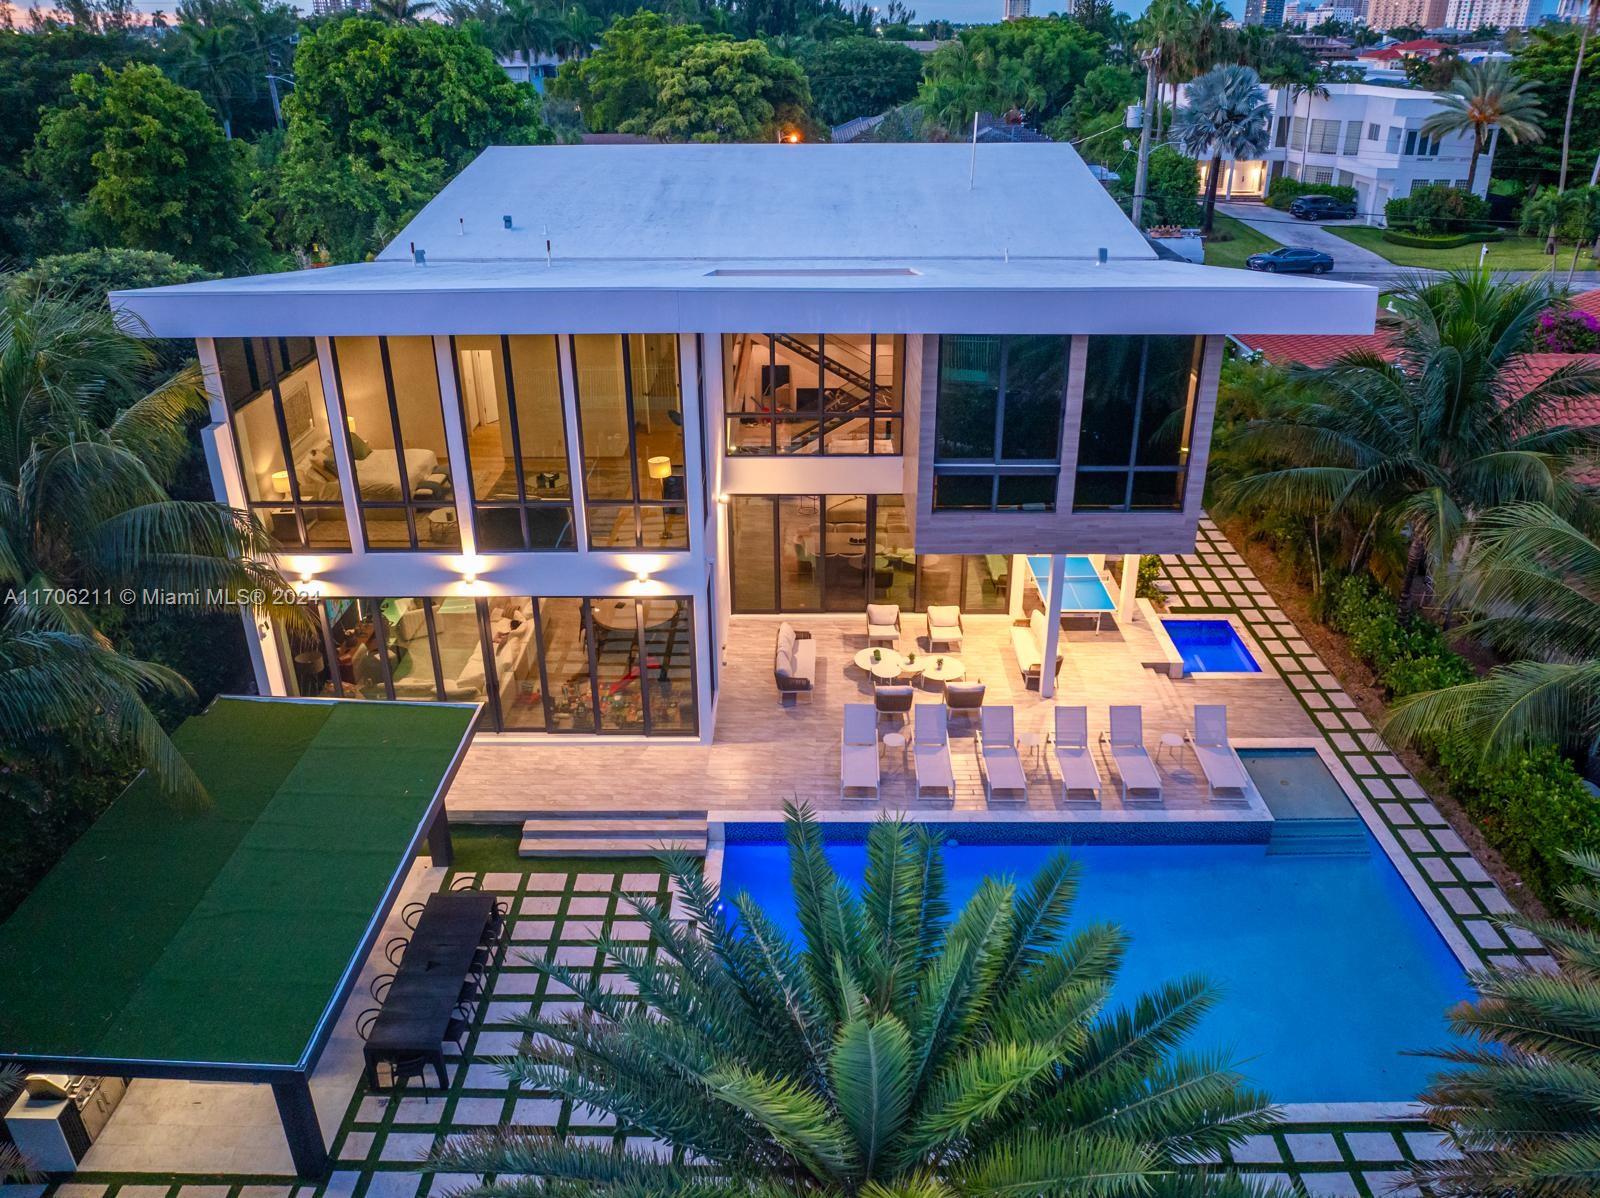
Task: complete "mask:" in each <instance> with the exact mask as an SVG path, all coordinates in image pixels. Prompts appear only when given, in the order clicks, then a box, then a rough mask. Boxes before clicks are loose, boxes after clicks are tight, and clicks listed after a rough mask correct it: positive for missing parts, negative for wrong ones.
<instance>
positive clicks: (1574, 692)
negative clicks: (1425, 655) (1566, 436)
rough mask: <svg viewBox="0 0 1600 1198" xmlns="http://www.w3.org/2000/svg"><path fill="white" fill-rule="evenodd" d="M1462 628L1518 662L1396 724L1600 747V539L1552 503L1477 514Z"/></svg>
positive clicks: (1503, 744)
mask: <svg viewBox="0 0 1600 1198" xmlns="http://www.w3.org/2000/svg"><path fill="white" fill-rule="evenodd" d="M1452 599H1453V601H1454V602H1455V603H1456V604H1457V605H1458V606H1460V607H1461V608H1462V609H1464V610H1466V611H1467V612H1469V613H1470V614H1471V618H1470V619H1469V620H1468V622H1467V624H1466V626H1465V628H1464V629H1463V631H1465V632H1467V633H1468V634H1470V635H1471V636H1472V637H1473V638H1474V639H1475V640H1477V641H1479V642H1481V643H1483V644H1486V645H1489V646H1492V647H1493V648H1494V649H1495V650H1497V651H1498V652H1499V653H1501V654H1502V655H1504V656H1505V657H1507V658H1510V659H1512V660H1511V661H1510V662H1509V664H1506V665H1501V666H1496V667H1495V668H1494V669H1493V670H1491V671H1489V673H1488V674H1487V675H1486V676H1484V677H1483V678H1481V679H1479V680H1477V681H1475V682H1468V683H1465V684H1463V685H1461V686H1452V687H1448V688H1446V689H1444V690H1437V691H1429V692H1426V693H1424V694H1418V695H1412V696H1410V697H1409V698H1406V699H1404V700H1402V701H1401V702H1399V703H1397V704H1396V705H1395V708H1394V711H1393V713H1392V714H1391V716H1390V718H1389V723H1388V730H1389V731H1391V732H1393V733H1394V734H1395V735H1396V736H1398V737H1400V738H1402V739H1405V740H1409V741H1420V742H1425V743H1437V742H1439V741H1448V742H1451V743H1454V744H1456V745H1457V746H1459V747H1461V748H1463V749H1466V750H1467V751H1469V752H1472V753H1478V754H1482V755H1489V756H1493V755H1499V754H1504V753H1507V752H1510V751H1513V750H1516V749H1523V748H1530V747H1533V746H1536V745H1552V744H1553V745H1560V746H1562V747H1563V748H1566V749H1568V750H1569V751H1571V752H1573V753H1574V754H1575V755H1577V756H1578V757H1580V758H1581V757H1583V756H1585V755H1587V754H1592V753H1594V752H1595V751H1596V749H1597V748H1600V544H1597V543H1596V540H1595V536H1594V532H1593V530H1592V529H1591V530H1590V531H1588V532H1585V531H1584V530H1582V529H1580V528H1577V527H1576V526H1574V525H1573V524H1572V523H1571V522H1570V521H1568V520H1565V519H1563V518H1562V517H1561V516H1560V515H1558V514H1557V513H1556V512H1554V511H1553V510H1551V509H1550V508H1549V507H1548V506H1546V505H1545V504H1541V503H1518V504H1508V505H1507V506H1505V507H1500V508H1494V509H1491V510H1490V511H1487V512H1485V513H1484V514H1483V515H1482V516H1480V517H1479V518H1478V520H1477V521H1476V522H1475V524H1474V527H1473V543H1472V551H1471V553H1470V554H1469V555H1468V557H1467V560H1466V563H1465V566H1464V568H1463V569H1462V571H1461V576H1460V578H1459V580H1458V581H1457V583H1456V584H1455V586H1454V587H1453V589H1452Z"/></svg>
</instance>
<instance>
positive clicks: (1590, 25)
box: [1550, 0, 1600, 253]
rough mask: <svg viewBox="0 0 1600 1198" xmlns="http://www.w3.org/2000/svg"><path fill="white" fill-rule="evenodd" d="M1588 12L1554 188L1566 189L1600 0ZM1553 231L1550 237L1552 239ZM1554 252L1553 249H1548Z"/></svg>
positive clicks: (1591, 3) (1593, 1) (1590, 4)
mask: <svg viewBox="0 0 1600 1198" xmlns="http://www.w3.org/2000/svg"><path fill="white" fill-rule="evenodd" d="M1587 8H1588V13H1587V15H1586V16H1585V18H1584V22H1583V30H1582V32H1580V33H1579V34H1578V58H1577V61H1576V62H1574V63H1573V64H1572V83H1571V85H1570V86H1569V87H1568V88H1567V115H1566V119H1565V120H1564V121H1562V123H1561V173H1560V174H1559V175H1558V176H1557V177H1556V190H1557V191H1565V190H1566V189H1567V161H1568V159H1569V158H1570V156H1571V149H1572V113H1573V110H1574V109H1575V108H1576V107H1577V104H1578V80H1579V79H1580V78H1582V76H1583V58H1584V53H1585V52H1586V51H1587V50H1588V48H1589V39H1590V38H1592V37H1593V36H1594V32H1595V25H1596V24H1597V23H1600V0H1588V4H1587ZM1554 236H1555V234H1554V231H1553V230H1552V232H1551V238H1552V240H1553V239H1554ZM1550 252H1551V253H1554V252H1555V251H1554V249H1553V248H1552V250H1551V251H1550Z"/></svg>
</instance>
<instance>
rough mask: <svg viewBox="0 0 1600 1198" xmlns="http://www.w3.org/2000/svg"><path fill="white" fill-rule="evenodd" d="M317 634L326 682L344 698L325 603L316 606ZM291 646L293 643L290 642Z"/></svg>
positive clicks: (331, 627) (341, 679)
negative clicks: (325, 669) (326, 672)
mask: <svg viewBox="0 0 1600 1198" xmlns="http://www.w3.org/2000/svg"><path fill="white" fill-rule="evenodd" d="M316 615H317V632H318V633H320V634H321V636H322V654H323V656H324V657H325V658H327V661H328V682H329V684H330V686H331V687H332V689H333V693H334V694H335V695H336V696H337V697H339V698H341V699H342V698H344V674H343V673H342V672H341V671H340V669H339V654H338V652H337V651H336V649H335V647H334V644H333V626H332V625H331V624H329V623H328V605H327V601H326V600H324V601H323V602H321V603H319V604H317V607H316ZM290 643H291V644H292V643H293V642H290Z"/></svg>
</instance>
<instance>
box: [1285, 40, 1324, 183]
mask: <svg viewBox="0 0 1600 1198" xmlns="http://www.w3.org/2000/svg"><path fill="white" fill-rule="evenodd" d="M1325 78H1326V72H1325V71H1324V70H1323V68H1322V67H1320V66H1318V65H1317V64H1316V63H1312V62H1308V63H1306V64H1304V65H1303V66H1301V67H1300V68H1298V69H1297V70H1294V71H1292V72H1289V73H1288V77H1287V87H1288V90H1289V115H1290V116H1291V117H1292V116H1293V115H1294V109H1295V105H1296V104H1298V103H1299V102H1300V98H1301V97H1302V96H1304V97H1305V101H1306V127H1305V130H1304V135H1303V136H1302V137H1301V139H1300V181H1301V182H1302V183H1304V182H1305V179H1306V152H1307V151H1308V150H1309V149H1310V148H1311V101H1313V100H1326V99H1327V98H1328V88H1327V85H1326V84H1325V83H1324V82H1323V80H1324V79H1325ZM1290 140H1291V141H1292V140H1293V138H1292V137H1291V138H1290Z"/></svg>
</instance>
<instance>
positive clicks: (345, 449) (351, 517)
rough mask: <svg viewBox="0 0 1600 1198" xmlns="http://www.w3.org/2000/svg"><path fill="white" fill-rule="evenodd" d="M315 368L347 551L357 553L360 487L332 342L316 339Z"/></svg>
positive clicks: (361, 538)
mask: <svg viewBox="0 0 1600 1198" xmlns="http://www.w3.org/2000/svg"><path fill="white" fill-rule="evenodd" d="M317 366H318V368H319V369H320V371H321V373H322V398H323V401H324V402H325V404H326V405H327V408H328V429H329V431H330V433H331V436H330V437H329V440H330V441H332V442H333V464H334V465H335V466H337V467H339V494H340V496H341V497H342V498H343V499H344V518H345V520H346V522H347V523H348V524H349V525H350V548H351V549H352V550H353V551H354V552H356V553H361V552H363V551H364V550H365V548H366V544H367V537H366V526H365V525H363V524H362V523H361V507H360V505H359V504H358V503H357V502H356V493H357V492H358V491H359V490H360V484H359V482H358V481H357V479H356V464H355V462H354V461H352V460H351V458H350V439H349V437H348V436H346V435H345V434H346V427H345V418H344V397H343V396H342V395H340V394H339V380H338V379H337V378H336V377H335V375H334V369H333V343H332V342H331V341H329V339H328V338H326V337H318V338H317Z"/></svg>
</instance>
